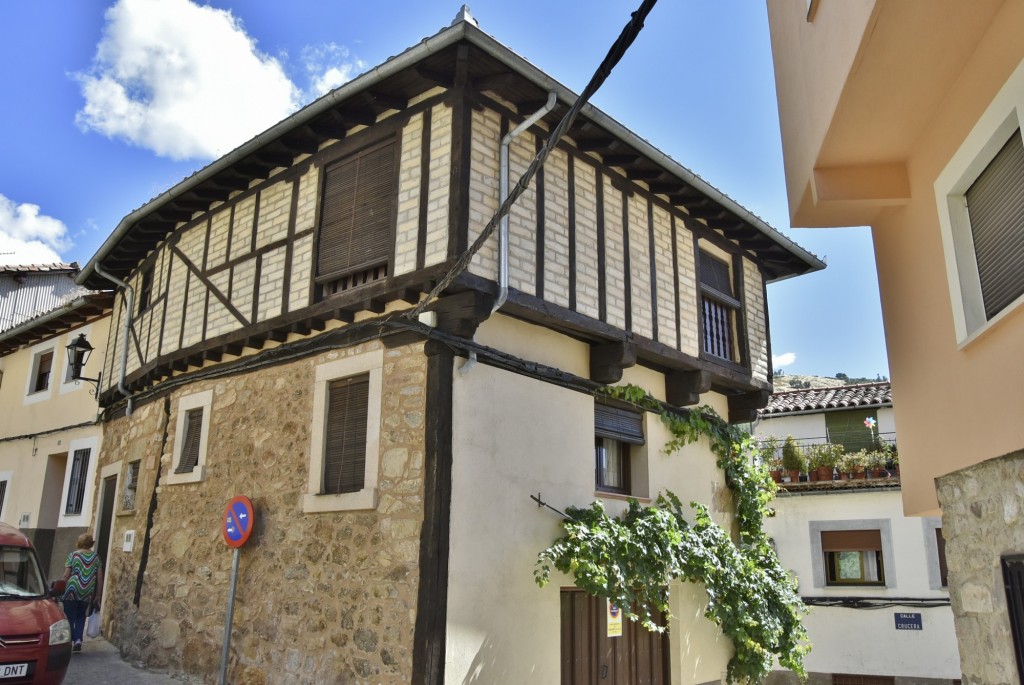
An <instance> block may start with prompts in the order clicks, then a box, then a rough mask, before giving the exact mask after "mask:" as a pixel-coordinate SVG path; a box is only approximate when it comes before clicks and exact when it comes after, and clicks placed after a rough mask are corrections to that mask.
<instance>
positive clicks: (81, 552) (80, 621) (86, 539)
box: [63, 533, 103, 652]
mask: <svg viewBox="0 0 1024 685" xmlns="http://www.w3.org/2000/svg"><path fill="white" fill-rule="evenodd" d="M94 544H96V541H95V540H93V537H92V535H91V534H90V533H82V534H81V535H79V536H78V541H77V543H76V545H77V546H78V549H76V550H75V551H74V552H72V553H71V554H69V555H68V560H67V561H66V562H65V563H64V566H65V567H66V568H65V570H64V580H65V581H67V587H66V589H65V590H64V598H63V601H64V615H65V616H67V617H68V622H69V623H70V624H71V642H72V643H73V646H72V647H71V651H73V652H81V651H82V632H83V631H84V630H85V617H86V616H87V615H88V613H89V607H90V606H91V605H93V604H95V606H96V607H99V604H100V593H101V592H102V587H103V569H102V568H101V563H100V557H99V555H98V554H96V552H94V551H93V549H92V547H93V545H94Z"/></svg>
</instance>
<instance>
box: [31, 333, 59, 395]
mask: <svg viewBox="0 0 1024 685" xmlns="http://www.w3.org/2000/svg"><path fill="white" fill-rule="evenodd" d="M47 352H52V353H53V361H51V362H50V382H49V384H48V385H47V386H46V390H40V391H39V392H33V391H32V386H33V385H35V380H36V375H37V374H38V372H39V359H40V357H42V356H43V355H44V354H46V353H47ZM63 371H64V368H63V366H62V365H61V364H60V358H59V357H58V356H57V341H56V340H47V341H46V342H44V343H39V344H38V345H36V346H35V347H32V348H30V349H29V361H28V378H26V379H25V396H24V397H23V398H22V404H23V405H28V404H35V403H36V402H45V401H46V400H48V399H50V398H51V397H53V388H54V387H55V386H57V385H60V382H59V381H58V380H57V379H58V378H60V377H61V376H60V374H61V373H63Z"/></svg>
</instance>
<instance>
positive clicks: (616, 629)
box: [607, 600, 622, 637]
mask: <svg viewBox="0 0 1024 685" xmlns="http://www.w3.org/2000/svg"><path fill="white" fill-rule="evenodd" d="M607 603H608V637H622V609H620V608H619V607H617V606H615V605H614V604H612V602H611V600H608V601H607Z"/></svg>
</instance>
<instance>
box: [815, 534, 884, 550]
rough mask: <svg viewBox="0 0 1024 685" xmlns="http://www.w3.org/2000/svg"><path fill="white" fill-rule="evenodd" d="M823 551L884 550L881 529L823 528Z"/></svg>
mask: <svg viewBox="0 0 1024 685" xmlns="http://www.w3.org/2000/svg"><path fill="white" fill-rule="evenodd" d="M821 551H822V552H862V551H875V552H881V551H882V531H880V530H823V531H821Z"/></svg>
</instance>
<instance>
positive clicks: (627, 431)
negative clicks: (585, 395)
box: [594, 404, 644, 445]
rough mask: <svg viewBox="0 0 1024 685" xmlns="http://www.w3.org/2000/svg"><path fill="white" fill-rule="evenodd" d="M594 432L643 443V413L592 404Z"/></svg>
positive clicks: (625, 440) (601, 435)
mask: <svg viewBox="0 0 1024 685" xmlns="http://www.w3.org/2000/svg"><path fill="white" fill-rule="evenodd" d="M594 434H595V435H597V436H598V437H601V438H612V439H613V440H619V441H621V442H628V443H631V444H634V445H642V444H644V426H643V415H642V414H639V413H637V412H635V411H630V410H628V409H621V408H619V407H611V406H608V405H606V404H595V405H594Z"/></svg>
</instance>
